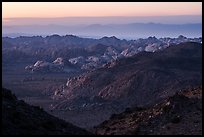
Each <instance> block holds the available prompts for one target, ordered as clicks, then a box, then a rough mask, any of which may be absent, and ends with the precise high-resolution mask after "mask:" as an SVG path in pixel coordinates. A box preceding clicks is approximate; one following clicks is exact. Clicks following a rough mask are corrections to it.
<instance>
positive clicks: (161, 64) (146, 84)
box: [53, 42, 202, 122]
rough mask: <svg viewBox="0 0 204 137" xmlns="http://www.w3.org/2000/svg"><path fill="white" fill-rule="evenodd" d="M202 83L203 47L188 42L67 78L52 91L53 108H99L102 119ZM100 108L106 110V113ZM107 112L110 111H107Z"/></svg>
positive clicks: (143, 53) (152, 102) (157, 100)
mask: <svg viewBox="0 0 204 137" xmlns="http://www.w3.org/2000/svg"><path fill="white" fill-rule="evenodd" d="M201 82H202V46H201V44H199V43H194V42H188V43H182V44H178V45H174V46H171V47H168V48H166V49H164V50H163V51H158V52H154V53H150V52H141V53H138V54H137V55H135V56H133V57H129V58H124V59H120V60H116V61H113V62H111V63H109V64H107V65H105V66H104V67H102V68H99V69H96V70H94V71H90V72H86V73H84V74H81V75H79V76H75V77H71V78H68V80H67V83H66V85H64V86H63V88H61V89H58V90H56V91H55V94H54V96H53V98H55V99H56V100H58V101H59V103H58V104H56V105H55V106H53V109H55V110H58V109H59V110H64V111H69V110H90V112H91V110H98V113H101V115H102V116H103V118H101V117H99V118H98V119H100V120H99V121H98V120H97V122H102V121H103V120H106V119H107V118H109V117H110V114H111V113H119V112H122V111H124V110H125V109H126V108H127V107H130V108H131V107H135V106H140V107H142V106H147V105H151V104H155V103H158V102H160V101H161V100H163V99H165V98H167V97H169V96H172V95H174V94H175V93H176V92H177V91H179V90H181V89H184V88H188V87H189V88H190V87H194V86H197V85H200V84H201ZM102 110H107V111H106V113H104V112H102ZM107 112H109V113H107Z"/></svg>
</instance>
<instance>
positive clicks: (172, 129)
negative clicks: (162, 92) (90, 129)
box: [95, 87, 202, 135]
mask: <svg viewBox="0 0 204 137" xmlns="http://www.w3.org/2000/svg"><path fill="white" fill-rule="evenodd" d="M95 131H96V134H99V135H122V134H128V135H202V87H196V88H192V89H186V90H183V91H180V92H178V93H176V94H175V95H174V96H172V97H169V98H167V99H165V100H163V101H162V102H161V103H159V104H155V105H154V106H151V107H147V108H141V107H135V108H131V109H126V111H125V112H123V113H121V114H114V115H112V116H111V118H110V119H109V120H108V121H104V122H103V123H102V124H100V125H99V126H97V127H96V128H95Z"/></svg>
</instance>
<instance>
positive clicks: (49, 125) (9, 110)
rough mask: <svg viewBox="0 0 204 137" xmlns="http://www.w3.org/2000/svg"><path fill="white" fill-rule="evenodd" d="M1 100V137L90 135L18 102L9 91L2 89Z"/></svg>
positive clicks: (22, 102) (38, 109)
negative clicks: (19, 136)
mask: <svg viewBox="0 0 204 137" xmlns="http://www.w3.org/2000/svg"><path fill="white" fill-rule="evenodd" d="M2 99H3V102H2V103H3V105H2V133H3V135H90V133H89V132H87V131H85V130H84V129H81V128H78V127H76V126H74V125H72V124H70V123H67V122H65V121H63V120H60V119H58V118H56V117H54V116H51V115H49V114H48V113H46V112H45V111H44V110H42V109H41V108H39V107H35V106H30V105H28V104H26V103H25V102H24V101H22V100H18V99H17V98H16V96H15V95H13V94H12V93H11V91H10V90H7V89H4V88H2Z"/></svg>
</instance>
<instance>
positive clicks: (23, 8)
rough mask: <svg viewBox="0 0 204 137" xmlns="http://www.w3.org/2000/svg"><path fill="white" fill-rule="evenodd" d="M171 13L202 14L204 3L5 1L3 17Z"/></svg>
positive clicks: (155, 14) (167, 14) (160, 14)
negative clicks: (203, 4)
mask: <svg viewBox="0 0 204 137" xmlns="http://www.w3.org/2000/svg"><path fill="white" fill-rule="evenodd" d="M171 15H202V2H2V19H5V18H24V17H34V18H35V17H40V18H55V17H78V16H81V17H83V16H84V17H86V16H171ZM4 21H5V20H4Z"/></svg>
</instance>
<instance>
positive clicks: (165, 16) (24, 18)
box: [2, 14, 202, 19]
mask: <svg viewBox="0 0 204 137" xmlns="http://www.w3.org/2000/svg"><path fill="white" fill-rule="evenodd" d="M178 16H202V14H194V15H158V16H155V15H154V16H151V15H145V16H63V17H7V18H2V19H25V18H28V19H53V18H54V19H56V18H112V17H124V18H125V17H127V18H128V17H178Z"/></svg>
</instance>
